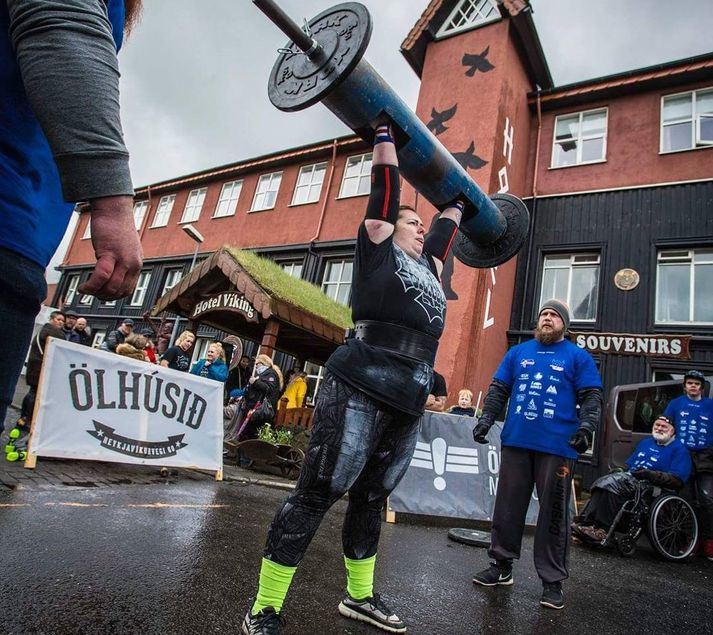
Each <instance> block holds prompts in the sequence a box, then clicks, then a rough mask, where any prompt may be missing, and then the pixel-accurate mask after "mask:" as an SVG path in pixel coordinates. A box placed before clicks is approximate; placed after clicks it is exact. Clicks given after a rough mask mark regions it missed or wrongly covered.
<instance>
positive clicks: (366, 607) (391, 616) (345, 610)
mask: <svg viewBox="0 0 713 635" xmlns="http://www.w3.org/2000/svg"><path fill="white" fill-rule="evenodd" d="M339 612H340V613H341V614H342V615H343V616H344V617H349V618H351V619H353V620H359V621H360V622H366V623H367V624H372V625H373V626H376V627H377V628H380V629H382V630H384V631H389V633H405V632H406V624H404V623H403V622H402V621H401V620H400V619H399V617H398V615H396V614H395V613H394V612H393V611H392V610H391V609H390V608H389V607H388V606H386V604H384V603H383V602H382V601H381V598H380V597H379V594H378V593H374V595H373V596H372V597H370V598H366V599H365V600H355V599H354V598H352V597H351V596H349V595H347V597H346V598H344V599H343V600H342V601H341V602H340V603H339Z"/></svg>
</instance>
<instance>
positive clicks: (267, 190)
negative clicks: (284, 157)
mask: <svg viewBox="0 0 713 635" xmlns="http://www.w3.org/2000/svg"><path fill="white" fill-rule="evenodd" d="M281 184H282V170H280V171H279V172H270V173H268V174H261V175H260V178H259V179H258V181H257V186H255V195H254V196H253V203H252V205H251V206H250V211H251V212H262V211H264V210H267V209H274V208H275V203H277V194H278V193H279V191H280V185H281ZM270 194H274V195H275V198H274V199H273V200H272V202H271V204H270V203H268V204H266V203H265V201H266V200H269V198H270Z"/></svg>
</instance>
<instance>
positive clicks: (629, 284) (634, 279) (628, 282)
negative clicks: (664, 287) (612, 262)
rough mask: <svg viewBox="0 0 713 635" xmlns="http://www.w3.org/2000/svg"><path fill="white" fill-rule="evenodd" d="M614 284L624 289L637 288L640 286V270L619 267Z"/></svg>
mask: <svg viewBox="0 0 713 635" xmlns="http://www.w3.org/2000/svg"><path fill="white" fill-rule="evenodd" d="M614 284H615V285H616V288H617V289H621V290H622V291H631V290H632V289H636V287H638V286H639V272H638V271H636V269H619V271H617V272H616V273H615V274H614Z"/></svg>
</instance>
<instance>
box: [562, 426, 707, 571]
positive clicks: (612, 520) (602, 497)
mask: <svg viewBox="0 0 713 635" xmlns="http://www.w3.org/2000/svg"><path fill="white" fill-rule="evenodd" d="M675 433H676V429H675V427H674V425H673V422H672V421H671V420H670V419H668V418H666V417H663V416H661V417H659V418H658V419H656V421H654V425H653V428H652V431H651V436H650V437H648V438H646V439H644V440H643V441H641V442H640V443H639V445H638V446H637V447H636V450H634V453H633V454H632V455H631V456H630V457H629V458H628V459H627V460H626V466H627V469H626V470H623V469H621V468H620V471H614V472H612V473H610V474H606V475H605V476H602V477H600V478H599V479H597V480H596V481H595V482H594V483H593V484H592V487H591V490H590V491H591V498H590V499H589V501H588V502H587V504H586V505H585V507H584V509H583V510H582V514H581V515H580V516H579V517H578V518H577V519H576V523H575V524H574V525H573V526H572V533H573V535H574V536H576V537H578V538H580V539H583V540H585V541H588V542H594V543H599V544H606V543H607V541H608V540H609V539H611V537H612V535H613V533H614V532H613V529H617V531H627V530H628V527H626V523H627V522H628V521H631V519H632V517H634V516H635V515H636V514H637V513H638V512H639V511H640V510H646V511H647V512H651V511H652V510H653V506H652V500H653V498H654V496H655V495H657V494H659V493H660V491H661V490H662V489H663V490H673V491H676V490H679V489H681V488H682V487H683V486H684V484H685V483H686V481H687V480H688V478H689V476H690V474H691V469H692V463H691V458H690V456H689V453H688V451H687V449H686V448H685V447H684V446H683V445H682V444H681V443H678V442H676V437H675ZM675 498H676V500H677V501H680V502H681V503H682V504H684V505H686V506H688V504H687V503H686V502H685V501H684V500H683V499H681V498H679V497H678V496H676V497H675ZM688 507H690V506H688ZM691 515H692V512H691ZM662 520H663V519H662ZM620 521H622V522H620ZM636 521H637V522H639V523H640V521H641V518H639V517H636ZM693 523H694V525H695V518H694V519H693ZM615 524H616V527H615ZM654 529H655V528H654ZM638 533H640V527H639V529H638ZM638 533H637V532H636V531H634V534H633V535H632V536H631V539H632V540H631V542H632V544H631V545H630V547H631V553H633V543H635V538H636V537H638ZM649 533H650V534H651V532H649ZM649 537H650V538H652V536H651V535H650V536H649ZM662 539H666V537H665V536H664V537H663V538H662ZM671 540H673V541H680V537H675V536H672V537H671ZM653 542H654V539H652V543H653ZM654 547H656V544H654ZM657 550H658V547H657ZM670 550H671V551H673V552H675V553H678V552H679V551H680V549H679V548H678V547H676V548H673V547H672V548H671V549H670ZM620 551H622V549H620ZM625 555H630V554H625ZM662 555H665V556H667V557H668V554H666V553H664V554H662Z"/></svg>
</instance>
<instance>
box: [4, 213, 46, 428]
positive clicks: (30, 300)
mask: <svg viewBox="0 0 713 635" xmlns="http://www.w3.org/2000/svg"><path fill="white" fill-rule="evenodd" d="M0 213H3V212H2V210H0ZM5 213H7V212H5ZM0 272H2V274H1V275H0V324H2V325H3V331H4V333H5V334H6V337H5V338H4V340H3V352H2V364H0V432H1V431H2V429H3V427H4V423H5V415H6V413H7V407H8V406H9V405H10V404H11V403H12V397H13V395H14V393H15V385H16V384H17V379H18V377H19V376H20V371H21V370H22V365H23V363H24V362H25V356H26V355H27V350H28V348H29V347H30V339H31V338H32V330H33V328H34V324H35V317H36V316H37V314H38V313H39V311H40V306H41V304H42V302H43V300H44V299H45V296H46V295H47V284H46V282H45V272H44V269H43V268H42V267H40V265H38V264H37V263H35V262H32V261H31V260H28V259H27V258H24V257H23V256H21V255H20V254H18V253H16V252H14V251H10V250H9V249H3V248H0Z"/></svg>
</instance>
